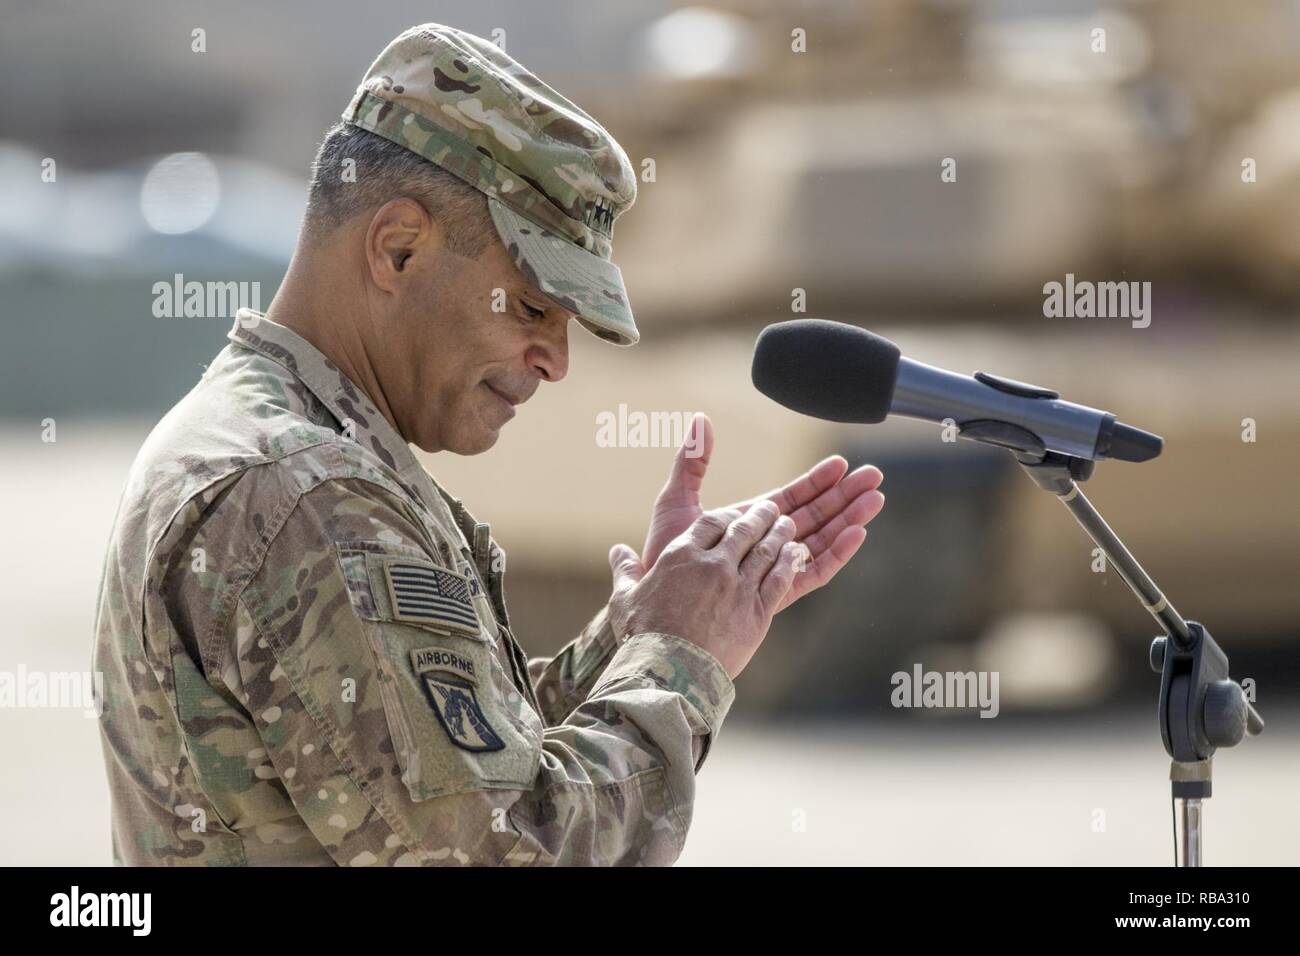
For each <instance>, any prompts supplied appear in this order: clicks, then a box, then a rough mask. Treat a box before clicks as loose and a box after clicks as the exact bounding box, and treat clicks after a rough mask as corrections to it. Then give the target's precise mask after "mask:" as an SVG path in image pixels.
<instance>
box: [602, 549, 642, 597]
mask: <svg viewBox="0 0 1300 956" xmlns="http://www.w3.org/2000/svg"><path fill="white" fill-rule="evenodd" d="M609 569H610V571H612V572H613V573H614V590H615V591H619V590H622V589H623V588H629V587H631V586H632V585H634V584H636V583H637V582H638V581H640V580H641V578H642V577H643V576H644V575H645V567H644V566H643V565H642V564H641V559H640V558H639V557H637V554H636V552H635V551H633V550H632V549H631V548H629V547H628V546H627V545H625V544H616V545H614V547H612V548H610V549H609Z"/></svg>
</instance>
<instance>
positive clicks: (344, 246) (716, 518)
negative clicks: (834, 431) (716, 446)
mask: <svg viewBox="0 0 1300 956" xmlns="http://www.w3.org/2000/svg"><path fill="white" fill-rule="evenodd" d="M343 120H344V121H343V123H342V124H340V125H338V126H336V127H335V128H334V129H332V130H330V131H329V133H328V134H327V137H326V139H325V141H324V143H323V144H322V146H321V148H320V152H319V155H318V157H317V160H316V163H315V168H314V175H313V180H312V183H311V188H310V193H309V201H308V208H307V212H306V215H305V217H304V222H303V228H302V231H301V235H300V238H299V243H298V247H297V249H296V251H295V253H294V257H293V261H292V262H291V264H290V267H289V270H288V273H287V274H286V276H285V279H284V283H283V285H282V286H281V288H280V290H279V291H278V293H277V294H276V296H275V298H274V301H273V302H272V303H271V305H270V306H269V307H268V311H267V314H266V315H262V314H259V313H255V312H249V311H241V312H240V313H239V314H238V315H237V317H236V321H235V327H234V329H233V330H232V331H231V333H230V340H231V343H230V344H229V345H227V346H226V347H225V349H224V350H223V351H222V352H221V353H220V354H218V355H217V356H216V358H215V359H214V361H213V362H212V364H211V365H210V366H209V367H208V369H207V371H206V373H205V374H204V376H203V378H202V380H201V381H200V382H199V383H198V385H196V386H195V388H194V389H193V390H192V391H191V392H190V394H189V395H187V396H186V397H185V398H184V399H183V400H182V401H181V402H180V403H178V404H177V405H176V407H175V408H173V409H172V410H171V411H170V412H169V413H168V414H167V415H166V417H164V418H163V420H162V421H161V422H160V423H159V425H158V426H157V427H156V428H155V429H154V431H153V433H152V434H151V436H150V437H149V439H148V440H147V441H146V443H145V445H144V447H143V448H142V450H141V452H140V454H139V456H138V458H137V459H136V462H135V464H134V466H133V468H132V472H131V475H130V478H129V480H128V484H127V488H126V491H125V494H124V496H123V500H122V503H121V506H120V508H119V512H118V515H117V519H116V523H115V527H114V531H113V536H112V539H111V542H110V545H109V550H108V556H107V559H106V564H105V571H104V578H103V585H102V593H101V596H100V605H99V612H98V618H97V624H96V630H97V641H96V647H95V664H94V666H95V669H96V670H97V671H100V672H102V673H103V675H104V693H103V701H102V703H103V708H104V709H103V717H102V722H101V729H102V736H103V743H104V752H105V756H106V761H107V765H108V776H109V784H110V790H111V794H112V803H113V811H112V816H113V853H114V858H115V861H116V862H118V863H128V864H189V863H193V864H270V863H274V864H299V863H301V864H329V863H335V864H348V865H354V866H362V865H418V864H438V863H441V864H451V865H456V864H499V863H504V864H516V865H518V864H524V865H527V864H549V863H586V864H629V863H670V862H672V861H673V860H675V859H676V858H677V856H678V854H679V853H680V852H681V849H682V844H683V841H684V839H685V836H686V831H687V827H688V824H689V822H690V818H691V809H692V803H693V799H694V793H695V775H696V772H697V771H698V770H699V768H700V765H701V764H702V762H703V761H704V759H705V756H706V754H707V753H708V750H709V747H710V745H711V743H712V741H713V738H714V737H715V736H716V734H717V733H718V728H719V726H720V724H721V722H722V719H723V717H724V716H725V714H726V713H727V710H728V708H729V706H730V705H731V702H732V699H733V696H734V690H733V686H732V678H734V677H735V676H736V675H737V674H738V673H739V672H740V670H741V669H742V668H743V667H744V666H745V664H746V663H747V661H748V660H749V658H750V656H751V655H752V654H753V653H754V651H755V650H756V649H757V647H758V645H759V643H760V642H761V641H762V639H763V636H764V635H765V634H766V632H767V629H768V626H769V624H770V621H771V618H772V615H773V614H774V613H776V612H777V611H778V610H779V609H781V608H783V607H785V606H787V605H788V604H789V603H790V602H791V601H793V600H796V599H797V598H798V597H800V596H802V595H803V594H805V593H807V592H808V591H810V590H812V589H813V588H815V587H818V586H819V585H821V584H822V583H824V582H825V581H826V580H829V578H830V577H831V576H833V575H834V574H835V573H836V572H837V571H838V570H839V568H840V567H842V566H843V565H844V563H845V562H846V561H848V560H849V558H850V557H851V556H852V555H853V553H854V552H855V551H856V550H857V549H858V547H859V546H860V545H861V543H862V541H863V539H864V537H865V534H866V532H865V531H864V530H863V528H862V525H864V524H865V523H866V522H867V521H869V520H870V519H871V518H872V517H874V515H875V514H876V513H877V512H878V511H879V510H880V507H881V506H882V505H883V498H882V497H881V495H880V493H879V492H878V491H876V490H875V488H876V486H877V485H878V484H879V483H880V480H881V475H880V472H879V471H877V470H876V469H874V468H870V467H867V468H864V469H859V470H858V471H855V472H854V473H852V474H846V471H847V465H846V463H845V462H844V460H843V459H841V458H838V457H835V458H830V459H827V460H826V461H824V462H822V463H821V464H820V465H818V466H817V467H815V468H813V469H812V470H811V471H809V472H808V473H806V474H805V475H803V476H801V477H800V478H799V479H797V480H796V481H794V482H792V483H791V484H789V485H787V486H786V487H785V488H782V489H780V490H778V491H776V492H773V493H771V494H770V495H768V496H765V497H760V498H755V499H751V500H750V501H749V502H745V503H742V504H740V505H737V506H735V507H733V508H730V509H722V510H718V511H713V512H708V513H702V512H701V508H700V498H699V490H700V481H701V479H702V478H703V475H704V470H705V468H706V467H707V464H708V456H709V452H710V450H711V446H712V430H711V426H710V424H709V422H708V420H707V419H706V418H704V417H703V416H698V417H697V418H696V419H695V420H694V421H693V422H692V425H691V427H692V429H693V431H692V436H691V439H690V440H689V441H688V443H687V444H686V445H684V446H683V452H679V454H678V457H677V459H676V461H675V463H674V466H673V470H672V474H671V475H670V478H669V480H668V483H667V485H666V486H665V488H664V490H663V492H662V493H661V494H660V496H659V498H658V500H657V501H656V503H655V505H654V509H653V511H652V515H651V524H650V531H649V534H648V536H647V540H646V544H645V548H644V550H643V552H642V554H641V555H640V556H638V555H637V554H636V553H635V552H634V551H633V550H632V549H631V548H628V547H626V546H624V545H615V546H614V548H612V549H611V551H610V565H611V568H612V571H613V577H614V588H613V594H612V596H611V598H610V601H609V603H608V605H607V606H606V607H605V608H602V609H601V610H600V612H599V613H597V614H596V616H595V618H594V619H593V620H592V621H591V623H590V624H589V625H588V626H587V627H586V628H585V629H584V630H583V632H582V633H581V635H579V636H578V637H577V638H576V639H575V640H574V641H572V642H571V643H570V644H569V645H568V646H566V647H565V648H564V650H563V651H561V652H560V653H559V654H558V655H557V656H556V657H554V658H551V659H546V660H543V659H534V660H531V661H530V660H528V659H527V658H526V657H525V655H524V653H523V651H522V650H521V648H520V647H519V645H518V643H517V642H516V640H515V638H514V635H513V633H512V630H511V627H510V620H509V616H508V614H507V611H506V605H505V599H504V592H503V585H502V567H503V555H502V553H501V551H500V549H499V548H498V547H497V545H496V543H495V542H494V541H493V539H492V537H491V535H490V533H489V529H488V526H487V525H486V524H482V523H480V522H477V521H475V520H474V518H473V517H471V516H470V514H469V513H468V512H467V511H466V510H465V508H464V506H463V505H462V504H461V503H460V502H459V501H458V500H457V499H455V498H454V497H452V496H451V495H449V494H448V493H447V492H446V491H444V490H443V489H442V488H441V487H440V486H439V485H438V484H437V483H436V482H435V481H434V480H433V479H432V478H431V477H430V475H429V474H428V473H427V472H426V471H425V470H424V469H423V467H421V465H420V464H419V463H418V462H417V460H416V458H415V456H414V455H413V453H412V452H411V450H410V448H409V447H408V444H407V443H408V442H411V443H414V444H415V445H417V446H418V447H420V448H422V449H424V450H426V451H429V452H436V451H443V450H447V451H452V452H456V453H459V454H477V453H480V452H483V451H486V450H487V449H488V448H490V447H491V446H492V445H493V443H494V442H495V441H496V438H497V435H498V433H499V430H500V429H501V427H502V426H504V425H505V423H506V422H507V421H509V420H510V418H511V417H513V415H514V414H515V411H514V406H516V405H518V404H520V403H522V402H523V401H526V400H527V399H528V398H529V397H530V396H531V395H532V393H533V392H534V391H535V390H536V388H537V387H538V385H539V383H541V382H557V381H559V380H560V379H562V378H563V377H564V375H565V372H566V369H567V363H568V348H567V338H566V335H567V327H568V323H569V320H570V319H577V320H578V321H579V322H580V323H582V324H583V325H584V326H585V327H586V328H587V329H589V330H590V331H592V332H594V333H595V334H596V335H598V336H600V337H602V338H605V339H608V340H610V341H611V342H616V343H619V344H623V345H629V344H632V343H634V342H636V341H637V338H638V334H637V330H636V327H635V325H634V324H633V321H632V314H631V312H630V311H629V309H628V302H627V296H626V294H625V291H624V288H623V284H622V280H621V277H620V274H619V271H618V268H617V267H616V266H614V265H613V263H612V262H610V254H611V235H612V231H613V225H614V220H615V219H616V218H617V217H618V216H619V215H620V214H621V213H622V212H623V211H624V210H625V209H626V208H627V207H628V206H629V205H631V203H632V201H633V199H634V196H635V180H634V175H633V171H632V168H631V166H630V164H629V162H628V159H627V157H626V156H625V155H624V153H623V151H622V150H621V149H620V147H619V146H618V144H617V143H616V142H615V141H614V140H613V139H612V138H611V137H610V136H609V134H608V133H607V132H606V131H605V130H604V129H603V128H601V127H600V126H599V125H598V124H597V123H596V122H595V121H594V120H593V119H592V118H591V117H590V116H588V115H587V114H586V113H584V112H583V111H582V110H580V109H579V108H578V107H577V106H575V105H574V104H573V103H571V102H569V101H568V100H566V99H565V98H564V97H562V96H560V95H559V94H558V93H556V92H555V91H554V90H552V89H550V88H549V87H547V86H546V85H545V84H543V83H542V82H541V81H540V80H538V79H537V78H536V77H534V76H533V75H531V74H530V73H529V72H528V71H527V70H525V69H524V68H523V67H522V66H520V65H519V64H518V63H516V62H515V61H514V60H512V59H510V58H509V57H508V56H506V55H505V54H504V53H503V52H501V51H500V50H499V49H497V48H496V47H495V46H493V45H492V44H490V43H488V42H486V41H484V40H482V39H479V38H478V37H475V36H472V35H469V34H467V33H463V32H461V31H459V30H455V29H451V28H448V27H444V26H439V25H437V24H426V25H424V26H420V27H415V28H412V29H411V30H408V31H406V32H405V33H403V34H402V35H401V36H399V37H398V38H397V39H396V40H394V41H393V42H392V43H391V44H390V45H389V46H388V47H387V48H386V49H385V50H384V52H383V53H382V54H380V56H379V58H378V59H377V60H376V61H375V63H374V65H373V66H371V68H370V70H369V72H368V73H367V75H366V77H365V80H364V81H363V83H362V85H361V86H360V88H359V89H358V90H357V93H356V96H355V97H354V98H353V100H352V102H351V103H350V104H349V106H348V108H347V111H346V112H345V113H344V115H343ZM494 297H495V298H496V299H497V300H502V298H503V297H504V298H503V301H505V302H506V303H507V304H508V308H507V309H506V310H505V311H504V312H501V311H495V310H493V309H492V308H491V307H490V304H491V302H492V301H493V300H494ZM688 447H702V450H703V454H702V455H700V456H699V457H690V456H689V455H687V454H684V451H685V449H686V448H688ZM798 551H803V552H804V553H805V555H806V557H807V558H808V559H809V561H810V563H808V564H807V565H806V567H805V568H804V569H803V570H802V571H799V570H798V568H797V566H798V564H799V561H798V560H796V558H797V556H798V555H797V552H798Z"/></svg>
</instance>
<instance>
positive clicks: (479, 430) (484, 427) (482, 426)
mask: <svg viewBox="0 0 1300 956" xmlns="http://www.w3.org/2000/svg"><path fill="white" fill-rule="evenodd" d="M500 437H501V426H500V425H496V426H493V425H489V424H488V423H487V422H479V423H478V425H477V427H475V428H467V429H465V434H461V435H457V436H456V438H455V444H453V445H448V446H447V451H450V452H453V453H455V454H457V455H481V454H483V452H485V451H487V450H488V449H490V448H491V447H492V446H493V445H495V444H496V443H497V439H498V438H500Z"/></svg>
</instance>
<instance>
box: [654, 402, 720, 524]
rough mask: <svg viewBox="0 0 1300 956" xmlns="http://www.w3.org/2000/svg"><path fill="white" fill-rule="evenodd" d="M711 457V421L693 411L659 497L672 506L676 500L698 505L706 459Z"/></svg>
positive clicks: (707, 466)
mask: <svg viewBox="0 0 1300 956" xmlns="http://www.w3.org/2000/svg"><path fill="white" fill-rule="evenodd" d="M712 455H713V422H711V421H709V416H708V415H705V414H704V413H703V412H696V413H695V414H694V415H692V416H691V423H690V425H689V426H688V427H687V429H686V437H685V438H684V439H683V440H682V444H681V446H680V447H679V448H678V449H677V454H676V456H675V457H674V458H673V467H672V471H670V472H669V474H668V483H667V484H666V485H665V486H664V490H663V492H662V494H661V497H663V498H667V499H669V500H671V501H674V503H675V502H676V500H677V499H679V498H687V499H690V500H693V501H694V502H696V503H698V502H699V500H700V487H701V486H702V485H703V484H704V475H705V473H706V472H707V471H708V470H709V458H710V457H712Z"/></svg>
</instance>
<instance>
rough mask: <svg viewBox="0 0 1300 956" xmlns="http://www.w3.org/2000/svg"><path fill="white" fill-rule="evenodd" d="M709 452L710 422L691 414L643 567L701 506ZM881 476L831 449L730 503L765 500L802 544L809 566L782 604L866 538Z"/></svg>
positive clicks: (743, 505) (821, 578)
mask: <svg viewBox="0 0 1300 956" xmlns="http://www.w3.org/2000/svg"><path fill="white" fill-rule="evenodd" d="M712 455H713V423H712V422H710V421H709V417H708V416H707V415H705V414H703V413H696V415H695V416H694V417H693V418H692V419H691V425H690V430H689V431H688V432H687V435H686V440H685V441H683V442H682V446H681V447H680V448H679V449H678V450H677V457H676V458H674V459H673V466H672V471H671V472H670V473H669V475H668V481H667V483H666V484H665V485H664V487H663V490H661V491H660V492H659V497H658V498H656V499H655V503H654V508H653V509H652V510H651V512H650V529H649V531H648V532H647V534H646V540H645V547H644V548H643V549H642V551H641V556H642V563H643V564H644V566H645V567H647V568H653V567H654V566H655V562H656V561H657V560H658V559H659V554H660V552H661V551H662V550H663V549H664V548H666V547H667V546H668V543H669V542H670V541H672V540H673V539H674V538H676V537H677V536H678V535H679V534H681V533H682V532H683V531H685V530H686V528H687V527H689V526H690V524H691V523H692V522H693V521H695V520H696V519H697V518H699V517H700V515H701V514H703V513H704V508H703V505H702V504H701V501H700V492H701V489H702V488H703V485H704V477H705V475H706V474H707V472H708V469H709V461H710V460H711V458H712ZM883 480H884V475H882V474H881V472H880V469H879V468H876V467H875V466H874V465H863V466H862V467H861V468H857V469H855V470H853V471H849V463H848V462H847V461H845V460H844V459H843V458H841V457H840V456H839V455H832V456H831V457H830V458H826V459H823V460H822V461H820V462H818V463H817V464H816V465H814V466H813V467H812V468H810V469H808V471H806V472H804V473H803V474H802V475H800V476H799V477H798V478H796V479H794V480H793V481H791V482H789V483H788V484H786V485H783V486H782V487H780V488H775V489H773V490H772V491H769V492H766V493H765V494H762V495H756V496H754V497H753V498H750V499H748V500H746V501H740V502H737V503H735V504H732V505H729V506H728V507H729V508H731V509H734V510H738V511H745V510H747V509H749V508H751V507H753V505H755V504H756V503H757V502H759V501H771V502H773V503H774V504H776V505H777V507H779V508H780V509H781V512H782V513H783V514H787V515H789V516H790V517H791V518H793V519H794V523H795V540H796V541H800V542H802V543H804V544H806V545H807V546H808V553H809V555H810V559H811V560H810V562H809V567H808V570H807V572H806V573H803V574H800V575H799V576H798V577H796V578H795V582H794V587H792V588H791V589H790V591H789V593H787V594H786V596H785V599H784V601H783V603H782V608H785V607H789V606H790V605H791V604H793V603H794V602H795V601H797V600H799V599H800V598H801V597H803V596H804V595H805V594H808V593H809V592H811V591H814V590H816V589H817V588H819V587H821V586H822V585H823V584H825V583H826V582H828V581H829V580H830V579H831V578H833V577H835V575H836V574H838V573H839V572H840V569H841V568H843V567H844V566H845V565H846V564H848V563H849V560H850V559H851V558H852V557H853V555H854V554H856V553H857V551H858V549H859V548H861V547H862V543H863V542H864V541H865V540H866V537H867V532H866V530H865V528H864V527H863V526H864V525H866V524H867V523H868V522H870V521H871V520H872V519H873V518H875V517H876V515H878V514H879V513H880V509H881V508H883V507H884V506H885V496H884V495H883V494H881V493H880V490H879V489H880V483H881V482H882V481H883Z"/></svg>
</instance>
